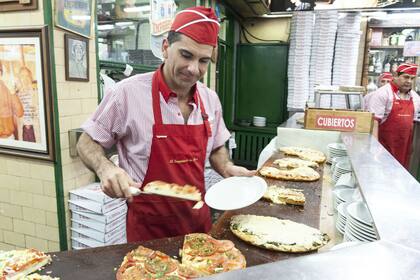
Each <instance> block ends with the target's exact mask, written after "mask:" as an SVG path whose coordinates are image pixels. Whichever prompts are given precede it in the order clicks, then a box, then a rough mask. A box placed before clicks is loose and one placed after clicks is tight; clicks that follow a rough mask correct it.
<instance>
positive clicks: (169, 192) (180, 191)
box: [143, 181, 201, 201]
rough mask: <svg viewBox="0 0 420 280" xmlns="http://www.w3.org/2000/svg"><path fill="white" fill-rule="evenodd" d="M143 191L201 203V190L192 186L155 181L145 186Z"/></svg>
mask: <svg viewBox="0 0 420 280" xmlns="http://www.w3.org/2000/svg"><path fill="white" fill-rule="evenodd" d="M143 191H144V192H147V193H152V194H162V195H165V196H171V197H177V198H183V199H188V200H193V201H201V192H200V190H199V189H198V188H197V187H196V186H192V185H184V186H181V185H178V184H173V183H167V182H163V181H153V182H150V183H148V184H147V185H146V186H144V188H143Z"/></svg>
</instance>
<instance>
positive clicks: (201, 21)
mask: <svg viewBox="0 0 420 280" xmlns="http://www.w3.org/2000/svg"><path fill="white" fill-rule="evenodd" d="M219 25H220V24H219V22H218V21H217V16H216V14H215V13H214V10H213V9H211V8H204V7H193V8H188V9H185V10H182V11H180V12H178V13H177V14H176V16H175V19H174V22H173V23H172V26H171V31H175V32H180V33H182V34H184V35H187V36H188V37H190V38H191V39H193V40H194V41H196V42H197V43H199V44H206V45H211V46H213V47H216V46H217V34H218V33H219Z"/></svg>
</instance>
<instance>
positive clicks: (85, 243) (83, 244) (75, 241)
mask: <svg viewBox="0 0 420 280" xmlns="http://www.w3.org/2000/svg"><path fill="white" fill-rule="evenodd" d="M124 243H127V239H126V237H125V236H124V237H123V238H121V239H118V240H113V241H112V242H99V241H96V240H94V239H92V238H83V237H72V238H71V247H72V248H73V249H74V250H80V249H86V248H95V247H103V246H109V245H115V244H124Z"/></svg>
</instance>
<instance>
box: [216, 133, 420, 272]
mask: <svg viewBox="0 0 420 280" xmlns="http://www.w3.org/2000/svg"><path fill="white" fill-rule="evenodd" d="M341 138H342V140H343V142H344V143H345V144H346V146H347V149H348V154H349V156H350V159H351V163H352V166H353V169H354V173H355V175H356V178H357V180H358V182H359V185H360V189H361V193H362V195H363V197H364V198H365V200H366V202H367V204H368V207H369V210H370V211H371V213H372V217H373V219H374V222H375V226H376V229H377V231H378V234H379V237H380V240H379V241H376V242H372V243H365V244H362V245H358V246H354V247H350V248H344V249H340V250H336V251H327V252H323V253H319V254H314V255H309V256H305V257H300V258H294V259H291V260H286V261H280V262H274V263H270V264H265V265H261V266H254V267H251V268H248V269H245V270H239V271H233V272H229V273H223V274H220V275H215V276H212V277H208V279H291V280H294V279H310V280H316V279H322V280H325V279H334V280H339V279H353V280H354V279H358V280H360V279H369V280H371V279H420V184H419V183H418V182H417V181H416V180H415V179H414V178H413V177H412V176H411V175H410V174H409V173H408V171H406V170H405V169H404V168H403V167H402V166H401V165H400V164H399V163H398V162H397V161H396V160H395V159H394V158H393V157H392V156H391V154H389V153H388V151H386V150H385V149H384V148H383V147H382V145H381V144H380V143H379V142H378V141H377V140H376V139H375V138H374V137H371V136H370V135H366V134H352V133H342V134H341Z"/></svg>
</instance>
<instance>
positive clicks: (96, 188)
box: [69, 183, 127, 249]
mask: <svg viewBox="0 0 420 280" xmlns="http://www.w3.org/2000/svg"><path fill="white" fill-rule="evenodd" d="M69 208H70V210H71V212H72V215H71V222H72V227H71V240H72V248H73V249H82V248H91V247H100V246H107V245H112V244H122V243H126V242H127V239H126V230H125V221H126V214H127V204H126V201H125V199H115V198H111V197H109V196H107V195H106V194H104V193H103V192H102V190H101V186H100V184H99V183H93V184H90V185H87V186H84V187H81V188H78V189H75V190H72V191H70V200H69Z"/></svg>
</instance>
